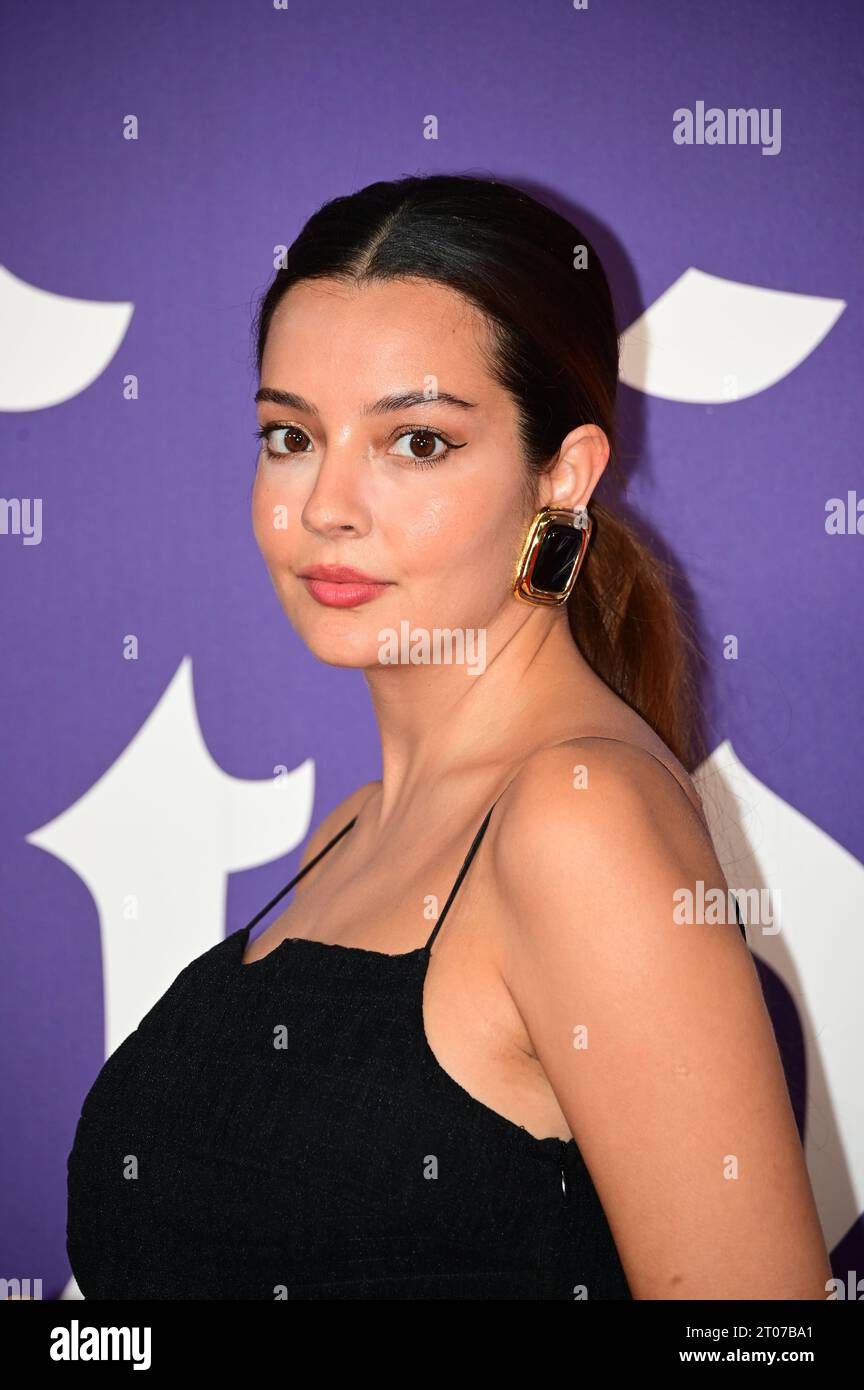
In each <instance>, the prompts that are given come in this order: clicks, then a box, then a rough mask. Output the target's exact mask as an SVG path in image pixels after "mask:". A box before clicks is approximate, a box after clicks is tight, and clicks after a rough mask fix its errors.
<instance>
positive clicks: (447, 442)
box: [394, 425, 465, 468]
mask: <svg viewBox="0 0 864 1390" xmlns="http://www.w3.org/2000/svg"><path fill="white" fill-rule="evenodd" d="M403 439H407V440H412V441H413V440H419V441H420V449H421V452H420V453H419V454H415V453H413V452H408V453H403V452H401V451H394V452H396V453H397V454H398V457H399V458H407V459H410V460H411V462H412V463H413V464H415V465H416V467H417V468H434V467H435V464H436V463H440V461H441V459H443V458H446V457H447V455H448V454H449V452H450V450H451V449H462V448H464V447H465V446H464V445H463V444H454V443H453V441H452V439H448V438H447V436H446V435H444V434H439V433H438V432H437V431H435V430H430V429H427V428H426V426H425V425H415V426H414V427H413V428H412V429H409V430H405V431H403V433H402V434H400V435H399V438H398V440H397V443H400V444H401V442H402V440H403ZM435 439H438V440H440V441H441V443H442V444H443V446H444V447H443V449H442V450H441V452H440V453H438V454H432V453H428V452H424V451H426V450H427V448H428V447H429V446H430V445H431V443H432V441H433V440H435ZM432 447H434V445H433V446H432ZM410 448H411V446H410V445H409V450H410Z"/></svg>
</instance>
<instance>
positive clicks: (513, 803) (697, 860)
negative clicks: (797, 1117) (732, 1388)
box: [489, 738, 830, 1299]
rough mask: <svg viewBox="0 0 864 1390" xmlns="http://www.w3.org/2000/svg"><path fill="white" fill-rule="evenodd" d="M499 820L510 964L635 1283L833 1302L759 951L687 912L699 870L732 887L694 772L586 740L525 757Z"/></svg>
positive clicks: (503, 952) (679, 1294)
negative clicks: (690, 789) (685, 773)
mask: <svg viewBox="0 0 864 1390" xmlns="http://www.w3.org/2000/svg"><path fill="white" fill-rule="evenodd" d="M496 816H497V817H498V825H497V827H496V830H495V834H494V836H493V838H492V845H491V854H490V858H491V861H492V862H491V864H490V870H491V872H490V874H489V879H490V882H491V885H492V887H491V892H492V894H493V897H494V912H495V918H496V926H497V928H498V930H497V942H498V951H499V959H498V964H499V968H500V971H501V974H502V976H503V979H504V982H505V984H506V986H507V988H508V990H509V992H510V995H511V998H512V999H513V1001H514V1003H515V1005H516V1007H517V1009H518V1011H519V1014H520V1017H521V1019H522V1022H523V1024H524V1027H525V1029H526V1031H527V1034H528V1037H529V1038H530V1041H531V1045H532V1047H533V1050H534V1053H535V1055H536V1057H537V1058H538V1060H539V1062H540V1064H541V1066H542V1067H543V1070H544V1072H545V1075H546V1077H547V1079H548V1081H549V1083H550V1085H551V1087H552V1089H553V1090H554V1092H555V1095H556V1098H557V1100H558V1102H559V1105H560V1107H561V1110H562V1113H563V1114H564V1115H565V1117H566V1119H567V1123H568V1125H569V1127H570V1131H571V1133H572V1134H573V1136H574V1138H575V1139H576V1141H577V1143H578V1145H579V1149H580V1152H581V1154H582V1156H583V1157H584V1159H585V1162H586V1164H587V1166H588V1169H589V1171H590V1173H591V1176H592V1178H593V1180H594V1183H595V1186H596V1188H597V1190H598V1193H599V1195H600V1198H601V1201H602V1203H603V1206H604V1210H605V1212H606V1216H607V1219H608V1220H609V1223H610V1226H611V1228H612V1231H613V1235H614V1237H615V1240H616V1244H617V1246H618V1249H619V1252H620V1254H621V1257H622V1261H623V1263H624V1267H625V1271H626V1273H627V1277H628V1281H629V1283H630V1286H631V1290H632V1292H633V1294H634V1297H636V1298H662V1299H668V1298H671V1299H679V1298H685V1299H686V1298H721V1299H722V1298H795V1299H797V1298H818V1297H823V1298H824V1296H825V1295H824V1281H825V1279H826V1278H827V1277H829V1275H830V1266H828V1263H827V1255H826V1252H825V1248H824V1243H823V1242H822V1239H821V1232H820V1230H819V1224H818V1218H817V1215H816V1211H815V1206H814V1202H813V1196H812V1191H811V1190H810V1188H809V1186H808V1179H807V1171H806V1167H805V1164H804V1159H803V1153H802V1150H801V1146H800V1142H799V1139H798V1134H797V1129H796V1126H795V1121H794V1116H793V1113H792V1108H791V1105H790V1103H789V1098H788V1093H787V1090H786V1085H785V1078H784V1073H783V1068H782V1064H781V1061H780V1056H779V1053H778V1049H777V1045H776V1040H775V1038H774V1033H773V1029H772V1026H771V1021H770V1017H769V1015H768V1012H767V1009H766V1007H765V1002H764V998H763V996H762V992H761V986H760V984H759V978H758V975H757V973H756V970H755V966H754V963H753V959H752V957H751V955H750V952H749V950H748V949H747V946H746V944H745V943H744V941H743V940H742V938H741V934H740V931H739V929H738V925H737V922H736V921H735V920H734V915H733V917H732V920H731V921H730V920H725V921H721V922H715V921H714V920H713V918H712V920H711V922H710V923H709V922H707V921H701V920H699V918H698V917H695V919H694V920H687V921H682V920H681V914H680V912H679V911H678V910H677V909H678V906H679V903H680V894H681V891H682V890H685V891H689V892H690V893H692V894H694V898H693V899H692V900H693V901H696V900H699V895H698V891H697V890H698V882H699V880H702V883H703V886H704V892H705V894H706V895H707V894H708V893H709V892H710V890H712V889H715V888H719V889H721V890H722V893H723V894H725V892H726V887H727V885H726V879H725V877H724V874H723V871H722V868H721V866H720V864H719V862H718V860H717V857H716V854H715V850H714V847H713V845H712V843H711V838H710V835H709V834H708V832H707V829H706V828H705V826H704V824H703V822H702V820H701V819H700V816H699V813H698V811H697V809H696V807H695V806H693V805H692V804H691V802H690V799H689V797H688V796H687V795H686V793H685V790H684V788H682V786H681V785H680V783H678V782H677V779H676V777H675V776H674V775H673V773H672V772H670V771H669V770H668V769H666V768H665V767H664V766H662V765H661V764H660V763H659V762H658V761H657V759H656V758H655V757H654V756H653V755H651V754H650V753H648V752H647V751H646V750H645V749H643V748H640V747H637V746H631V745H628V744H618V743H617V741H615V740H606V739H595V738H591V739H574V740H572V741H571V742H568V743H567V744H564V745H560V746H558V747H555V748H549V749H544V750H541V751H539V752H538V753H537V754H536V755H534V756H532V757H531V758H530V759H529V760H528V762H527V763H526V764H525V766H524V767H523V769H522V770H521V771H520V773H519V775H518V776H517V777H516V778H515V779H514V780H513V782H511V784H510V785H509V786H508V788H507V789H506V791H505V792H504V793H503V794H502V796H501V798H500V800H499V802H498V805H497V807H496V811H495V815H494V816H493V817H492V821H493V822H494V820H495V817H496ZM491 829H492V824H491V823H490V831H491ZM701 900H702V901H704V898H702V899H701ZM690 915H691V916H693V914H690ZM820 1290H821V1292H820ZM589 1296H590V1291H589Z"/></svg>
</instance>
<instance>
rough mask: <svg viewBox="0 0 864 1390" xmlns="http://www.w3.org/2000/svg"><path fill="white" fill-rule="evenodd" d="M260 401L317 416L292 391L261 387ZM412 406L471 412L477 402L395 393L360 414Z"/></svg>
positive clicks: (257, 394)
mask: <svg viewBox="0 0 864 1390" xmlns="http://www.w3.org/2000/svg"><path fill="white" fill-rule="evenodd" d="M261 401H269V402H270V403H271V404H272V405H281V406H284V407H285V409H286V410H301V411H305V413H306V414H307V415H317V414H318V411H317V410H316V409H315V406H314V405H312V404H311V402H309V401H307V400H305V399H304V397H303V396H298V395H297V394H296V393H295V392H294V391H278V390H277V389H276V388H275V387H274V386H262V387H261V389H260V391H256V392H255V404H256V405H257V404H259V402H261ZM413 405H455V406H458V407H459V409H460V410H473V409H474V408H475V407H476V405H477V402H476V401H463V400H462V399H461V397H460V396H453V395H451V393H450V392H449V391H439V392H438V394H437V396H427V395H426V394H425V393H424V392H423V391H395V392H393V394H392V395H389V396H382V397H381V399H380V400H377V401H373V402H372V403H371V404H367V405H364V406H363V408H362V410H361V411H360V414H361V415H386V414H388V413H389V412H390V411H393V410H405V409H407V407H408V406H413Z"/></svg>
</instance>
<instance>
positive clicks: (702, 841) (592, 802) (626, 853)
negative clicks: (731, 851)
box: [492, 736, 738, 951]
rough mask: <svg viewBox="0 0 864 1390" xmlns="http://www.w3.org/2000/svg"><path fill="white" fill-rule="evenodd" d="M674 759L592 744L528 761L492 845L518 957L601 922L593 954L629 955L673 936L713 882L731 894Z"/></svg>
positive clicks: (570, 744)
mask: <svg viewBox="0 0 864 1390" xmlns="http://www.w3.org/2000/svg"><path fill="white" fill-rule="evenodd" d="M669 758H670V760H671V761H670V763H667V762H665V761H660V759H658V757H657V756H656V755H655V754H653V753H651V752H649V751H648V750H647V749H646V748H644V747H641V746H639V745H637V744H633V743H627V742H623V741H620V740H618V739H607V738H603V737H594V736H592V737H580V738H574V739H570V740H568V741H567V742H566V743H562V744H558V745H556V746H555V747H552V748H545V749H540V750H538V751H537V752H536V753H535V754H534V755H533V756H532V757H531V758H529V759H528V760H527V761H526V763H525V765H524V767H523V768H522V769H521V771H520V773H519V774H518V776H517V777H516V778H514V780H513V782H511V783H510V785H509V786H508V788H507V789H506V791H505V792H504V794H503V795H502V797H501V799H500V802H499V804H498V806H497V807H496V813H495V814H496V816H497V817H498V824H497V826H496V828H495V834H494V837H493V844H492V855H493V860H494V869H495V883H496V885H497V889H498V892H499V894H500V904H499V907H500V911H501V913H502V917H503V922H504V923H505V924H507V926H508V927H509V931H508V930H505V933H504V935H505V937H507V936H509V938H510V941H509V943H508V944H509V945H510V946H511V947H512V948H514V949H515V948H516V946H517V943H518V946H519V948H520V949H521V950H522V951H524V950H531V949H534V948H535V947H536V946H537V944H538V942H537V941H536V940H535V939H534V938H535V937H536V936H537V934H539V935H540V936H541V938H542V939H543V940H544V941H546V942H547V943H548V940H549V938H550V935H554V934H556V933H557V934H560V935H562V936H563V937H564V938H565V939H572V937H573V935H574V933H575V934H577V936H578V934H579V933H580V932H582V931H587V930H588V929H589V922H590V930H591V932H592V936H593V944H592V949H597V950H599V949H601V945H600V944H598V938H599V943H602V942H603V941H605V942H607V943H608V944H609V945H610V947H611V948H612V949H614V950H616V951H617V950H620V949H621V946H622V938H624V937H626V938H628V939H630V944H631V946H633V945H636V944H638V939H639V935H640V932H641V933H646V932H647V933H652V932H653V931H655V930H656V927H657V924H658V922H663V921H668V923H669V924H670V926H671V925H672V924H673V923H674V920H675V919H674V916H673V912H674V909H675V907H676V905H677V903H678V902H679V901H680V896H681V891H682V890H687V889H689V890H690V891H693V892H695V891H697V884H698V882H699V881H701V882H702V883H703V885H704V890H705V892H706V893H707V892H709V891H710V890H711V889H720V890H721V891H722V892H723V893H724V894H725V893H726V891H727V887H728V885H727V882H726V878H725V876H724V874H723V870H722V868H721V866H720V864H719V862H718V860H717V856H716V852H715V848H714V845H713V842H712V840H711V836H710V833H709V831H708V827H707V824H706V822H705V819H704V813H703V812H702V810H701V803H700V802H699V799H698V794H697V793H696V791H695V788H692V784H690V785H689V786H688V785H687V783H688V782H689V779H687V782H683V783H682V780H681V777H683V778H686V773H685V772H684V770H683V768H680V764H679V765H676V764H675V763H674V760H672V755H671V754H669ZM679 770H680V775H679ZM691 791H692V795H691ZM694 797H695V802H694V799H693V798H694ZM494 819H495V817H493V821H494ZM604 927H605V931H604V930H603V928H604ZM734 932H735V933H737V932H738V927H737V923H734ZM612 943H614V946H613V944H612Z"/></svg>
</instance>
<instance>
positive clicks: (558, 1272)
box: [68, 176, 830, 1299]
mask: <svg viewBox="0 0 864 1390" xmlns="http://www.w3.org/2000/svg"><path fill="white" fill-rule="evenodd" d="M579 246H582V247H584V248H585V252H584V253H582V254H581V255H580V254H579V253H578V252H577V255H576V256H575V257H574V248H578V247H579ZM586 253H587V254H586ZM256 329H257V367H258V373H259V382H260V389H259V390H258V393H257V396H256V402H257V406H258V416H259V420H258V426H259V428H258V433H259V435H260V443H261V452H260V454H259V458H258V462H257V472H256V478H255V484H254V494H253V524H254V530H255V535H256V538H257V541H258V544H259V546H260V548H261V551H262V554H263V556H264V559H265V562H266V564H267V567H268V570H269V573H270V576H271V579H272V582H273V585H274V588H275V590H276V593H277V595H278V597H279V600H280V602H281V604H282V606H283V608H284V610H285V613H286V615H287V617H288V619H289V620H290V622H291V624H292V625H293V627H294V628H295V629H296V630H297V632H299V634H300V636H301V637H302V638H303V640H304V641H305V642H306V643H307V645H308V646H309V648H310V650H311V651H312V652H313V653H314V654H315V655H316V656H317V657H318V658H320V660H321V661H323V662H326V663H328V664H330V665H335V666H348V667H359V668H360V669H362V670H363V671H364V673H365V675H366V678H367V681H368V685H369V689H370V692H371V696H372V701H373V704H374V708H375V714H376V717H377V721H378V725H379V730H380V736H381V753H382V767H383V776H382V778H381V780H380V781H378V782H373V783H370V784H368V785H367V786H364V787H361V788H359V789H358V790H357V791H356V792H355V793H354V794H353V795H351V796H350V797H348V799H347V800H346V801H344V802H343V803H342V804H341V805H340V806H338V807H336V808H335V809H334V810H333V811H332V812H331V814H330V815H329V816H328V817H327V818H326V819H325V820H324V821H323V823H322V824H321V825H320V826H319V827H318V829H317V831H316V833H315V834H314V835H313V836H312V838H311V840H310V842H309V845H308V847H307V849H306V853H305V855H304V859H303V865H302V868H301V873H300V874H299V875H298V876H297V877H295V878H294V879H292V880H291V883H289V884H288V885H287V887H286V888H285V889H284V890H283V892H282V893H280V894H279V895H278V897H277V898H276V899H274V900H273V902H271V903H269V904H268V905H267V907H266V908H265V909H264V910H263V911H262V912H261V913H259V914H258V916H256V917H255V918H254V919H253V921H252V922H251V923H249V925H248V926H247V927H245V928H243V929H242V930H240V931H238V932H235V933H233V934H232V935H231V936H229V937H227V938H226V939H225V940H224V941H223V942H221V943H220V944H219V945H217V946H216V947H215V948H213V949H212V950H210V951H208V952H206V953H205V954H204V955H203V956H201V957H199V958H198V959H197V960H194V961H193V962H192V963H191V964H190V965H189V966H187V967H186V969H185V970H184V971H182V972H181V974H180V976H179V977H178V979H177V981H176V982H175V983H174V985H173V986H172V987H171V989H169V991H168V992H167V994H166V995H165V996H163V998H162V999H161V1000H160V1001H159V1002H158V1003H157V1004H156V1005H155V1007H154V1009H152V1010H151V1012H150V1013H149V1014H148V1015H147V1016H146V1018H145V1019H144V1020H143V1022H142V1024H141V1025H140V1027H139V1028H138V1030H137V1031H136V1032H135V1033H133V1034H132V1035H131V1036H130V1037H129V1038H127V1039H126V1041H125V1042H124V1043H123V1045H122V1046H121V1047H120V1048H118V1049H117V1051H116V1052H115V1053H114V1054H113V1055H112V1057H111V1058H109V1060H108V1061H107V1062H106V1064H105V1067H104V1068H103V1071H102V1073H101V1074H100V1077H99V1078H98V1080H97V1082H96V1085H95V1086H94V1088H93V1090H92V1091H91V1092H90V1095H89V1096H88V1097H87V1099H86V1101H85V1104H84V1107H83V1110H82V1117H81V1121H80V1123H79V1127H78V1132H77V1134H76V1142H75V1147H74V1148H73V1151H72V1153H71V1154H70V1158H69V1191H70V1207H69V1211H70V1218H69V1242H68V1248H69V1254H70V1259H71V1263H72V1268H73V1271H74V1273H75V1274H76V1276H77V1279H78V1282H79V1285H80V1287H81V1289H82V1292H83V1293H84V1295H85V1297H120V1298H134V1297H163V1298H276V1299H278V1298H289V1299H310V1298H312V1299H318V1298H321V1299H325V1298H327V1299H329V1298H337V1299H341V1298H359V1299H375V1298H398V1299H402V1298H538V1299H539V1298H543V1299H573V1298H579V1299H581V1298H586V1297H587V1298H592V1299H627V1298H637V1299H646V1298H658V1299H688V1298H700V1299H702V1298H712V1299H715V1298H720V1299H737V1298H747V1299H767V1298H784V1299H812V1298H821V1297H824V1296H825V1281H826V1279H828V1278H829V1277H830V1268H829V1265H828V1260H827V1255H826V1251H825V1246H824V1243H823V1239H822V1235H821V1231H820V1228H819V1223H818V1219H817V1214H816V1211H815V1207H814V1202H813V1197H812V1192H811V1189H810V1184H809V1181H808V1175H807V1171H806V1168H805V1164H804V1159H803V1154H802V1151H801V1147H800V1143H799V1138H798V1134H797V1131H796V1127H795V1123H794V1118H793V1114H792V1110H791V1106H790V1103H789V1098H788V1094H787V1091H786V1086H785V1081H784V1076H783V1071H782V1067H781V1063H780V1059H779V1056H778V1052H777V1048H776V1043H775V1040H774V1035H773V1032H772V1028H771V1023H770V1020H769V1017H768V1015H767V1012H766V1009H765V1006H764V1002H763V998H762V994H761V990H760V987H759V982H758V977H757V975H756V972H755V970H754V966H753V962H752V960H751V958H750V955H749V952H748V949H747V945H746V942H745V940H744V939H743V938H742V935H741V932H740V931H739V927H738V923H737V922H736V920H735V914H734V913H733V914H731V915H730V916H729V918H728V920H724V921H721V922H720V923H719V924H718V923H716V922H712V924H711V925H708V924H706V923H700V922H699V920H698V918H697V920H696V921H694V922H690V923H689V924H686V925H682V919H681V914H680V910H679V906H680V901H681V897H682V894H684V893H685V892H686V890H690V891H691V892H694V893H696V892H698V890H699V885H701V886H702V889H703V890H704V892H705V893H706V894H707V893H709V892H710V891H711V890H718V891H719V892H721V893H723V894H725V893H726V891H727V885H726V882H725V879H724V876H723V872H722V870H721V868H720V865H719V863H718V861H717V858H716V855H715V852H714V849H713V847H712V844H711V839H710V835H709V832H708V829H707V825H706V822H705V818H704V815H703V811H702V807H701V804H700V800H699V796H698V794H697V791H696V789H695V787H694V785H693V783H692V782H691V780H690V778H689V776H688V774H687V771H686V770H685V764H686V763H688V762H689V763H690V764H691V765H692V762H693V759H694V757H695V756H696V754H697V752H698V750H696V749H695V747H694V744H693V741H692V740H693V733H692V731H693V729H694V727H695V722H694V710H693V691H692V686H691V684H690V678H689V676H688V669H687V658H688V654H689V650H690V646H689V640H688V638H687V637H686V636H685V635H684V633H683V630H682V626H681V622H680V619H679V617H678V614H677V609H676V607H675V604H674V603H673V600H672V598H671V596H670V594H669V591H668V590H667V588H666V587H665V583H664V579H663V576H662V571H661V569H660V566H659V564H658V562H657V561H656V560H655V559H654V558H652V556H651V554H650V552H649V551H648V550H647V549H646V548H644V547H643V545H641V544H640V543H639V542H638V541H637V540H636V539H635V537H634V535H633V534H632V533H631V531H630V530H628V528H627V527H626V526H625V525H624V523H623V522H622V521H621V520H620V519H619V518H617V517H616V515H615V514H614V512H613V511H612V510H609V509H607V508H606V507H604V506H601V505H599V504H598V503H597V501H596V500H595V499H594V492H595V489H596V487H597V485H598V483H599V482H600V479H601V476H602V475H603V473H604V469H605V468H606V466H607V464H608V462H609V459H610V456H612V455H613V454H614V440H615V418H614V405H615V392H616V381H617V353H618V342H617V335H616V327H615V320H614V313H613V307H612V303H611V299H610V294H609V289H608V285H607V281H606V278H605V275H604V272H603V270H602V267H601V265H600V262H599V260H598V258H597V256H596V253H595V252H594V250H593V248H592V247H591V246H590V245H589V244H588V243H587V241H586V238H585V237H584V236H583V235H582V234H581V232H579V231H578V230H577V229H576V228H575V227H574V226H573V225H572V224H571V223H569V222H568V221H567V220H565V219H564V218H562V217H561V216H559V215H558V214H556V213H554V212H552V211H550V210H549V209H547V208H546V207H544V206H542V205H541V204H539V203H538V202H536V201H534V200H533V199H531V198H530V197H528V196H526V195H525V194H524V193H522V192H521V191H519V190H517V189H515V188H512V187H510V186H508V185H506V184H500V183H496V182H494V181H492V180H485V179H475V178H469V177H458V176H455V177H450V176H432V177H427V178H406V179H402V180H400V181H397V182H392V183H378V184H373V185H371V186H370V187H368V188H365V189H363V190H361V191H360V192H358V193H355V194H353V195H351V196H349V197H345V198H339V199H336V200H334V201H333V202H331V203H328V204H326V205H325V206H324V207H323V208H322V209H321V210H320V211H319V212H318V213H316V214H315V215H314V216H313V217H312V218H311V219H310V220H309V222H308V223H307V224H306V226H305V227H304V229H303V231H302V232H301V234H300V236H299V237H298V238H297V240H296V242H295V243H294V245H293V246H292V247H291V249H290V251H289V252H288V255H287V259H286V265H285V267H284V268H283V269H280V270H279V272H278V273H277V275H276V277H275V279H274V281H273V284H272V285H271V286H270V288H269V290H268V291H267V293H266V294H265V295H264V297H263V299H262V302H261V305H260V308H259V313H258V317H257V322H256ZM460 642H461V645H460ZM469 654H470V657H471V660H470V661H469V659H468V655H469ZM319 861H320V862H319ZM469 869H470V873H469V872H468V871H469ZM310 870H314V871H313V872H309V871H310ZM295 883H296V884H297V892H296V894H295V895H294V898H293V900H292V901H291V903H290V905H289V906H288V907H287V908H286V909H285V910H284V911H283V912H282V913H281V915H279V916H278V917H277V918H276V919H275V920H274V921H273V922H272V923H271V924H270V925H269V926H268V927H267V928H266V930H264V931H263V932H262V933H261V934H260V935H259V936H258V937H257V938H256V939H255V940H254V941H252V940H251V939H250V931H251V928H252V927H253V926H255V925H256V924H257V922H258V921H259V919H260V918H261V917H263V916H265V915H266V914H267V913H268V912H269V911H270V909H271V908H272V907H273V906H274V905H275V903H276V902H277V901H279V900H280V899H281V898H282V897H283V896H284V894H285V893H287V892H288V889H290V888H292V887H293V886H294V885H295ZM457 894H458V896H457ZM442 928H443V930H442ZM124 1164H125V1165H127V1167H128V1165H130V1164H131V1165H132V1176H131V1177H129V1173H128V1171H127V1169H124V1166H123V1165H124ZM127 1178H128V1179H129V1180H127Z"/></svg>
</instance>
